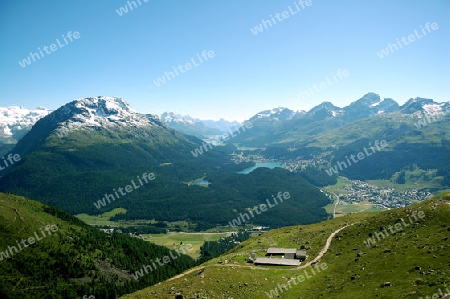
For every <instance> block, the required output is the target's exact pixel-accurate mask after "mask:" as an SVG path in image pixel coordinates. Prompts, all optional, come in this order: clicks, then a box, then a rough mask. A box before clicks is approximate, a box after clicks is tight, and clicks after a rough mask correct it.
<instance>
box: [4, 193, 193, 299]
mask: <svg viewBox="0 0 450 299" xmlns="http://www.w3.org/2000/svg"><path fill="white" fill-rule="evenodd" d="M45 207H46V206H45V205H43V204H42V203H39V202H37V201H33V200H28V199H26V198H23V197H19V196H16V195H11V194H2V193H0V252H1V251H4V250H5V249H7V248H8V246H16V248H17V249H18V251H19V252H17V253H16V252H15V251H14V249H13V252H14V254H13V255H12V256H9V257H6V258H5V256H3V260H2V261H0V298H5V297H3V296H4V293H3V292H5V293H7V294H9V297H8V296H6V295H5V296H6V297H7V298H33V299H35V298H79V297H82V295H83V293H84V292H83V289H90V285H91V284H90V283H87V282H89V281H95V282H96V283H97V284H96V287H94V288H99V287H103V286H102V284H103V282H104V281H108V282H109V283H110V285H109V287H110V288H111V284H112V285H116V284H117V285H123V284H126V283H130V285H135V284H137V282H135V281H134V280H132V278H131V276H130V271H134V270H137V269H139V267H141V266H142V265H143V264H148V263H149V260H150V259H154V258H156V257H162V256H164V255H167V254H168V249H167V248H165V247H162V246H157V245H154V244H149V243H148V242H144V241H140V240H138V239H135V238H128V237H126V236H125V235H121V234H119V235H115V236H111V235H107V234H104V233H101V232H98V231H97V230H95V229H93V228H91V227H89V226H87V225H86V224H83V223H82V222H81V221H80V222H79V223H78V220H77V219H75V218H73V217H72V216H70V215H67V214H65V216H66V217H67V218H68V219H72V221H73V222H74V223H70V222H69V221H65V220H62V219H60V218H57V217H55V216H53V215H51V214H49V213H47V212H45V211H44V208H45ZM53 224H55V225H56V226H57V227H58V230H57V232H55V233H53V234H52V235H48V233H45V234H46V235H47V236H46V237H45V238H43V239H42V240H39V241H37V240H36V243H35V244H34V245H32V246H29V247H27V248H24V247H23V246H22V250H20V248H19V247H18V246H17V244H16V240H21V239H28V238H29V237H34V232H37V233H38V236H39V237H40V238H42V234H41V232H40V229H41V228H43V227H45V226H46V225H53ZM93 236H94V237H93ZM124 239H125V240H126V241H127V243H125V242H122V241H123V240H124ZM28 244H29V243H28ZM118 244H120V245H118ZM143 256H145V257H146V258H143ZM183 259H184V260H183ZM130 261H131V263H132V265H131V264H130ZM180 261H182V262H185V261H189V262H190V261H192V264H193V260H191V259H190V258H188V257H187V256H182V257H179V258H178V259H177V260H176V262H172V263H171V264H170V265H169V266H166V267H164V268H161V269H162V270H165V271H166V270H167V271H169V270H170V271H171V273H162V272H161V271H159V272H155V275H158V277H157V280H163V279H164V278H163V277H164V276H165V277H166V278H167V277H171V276H170V275H175V273H177V272H180V269H178V270H177V269H175V267H179V266H180ZM63 263H64V264H63ZM121 263H122V264H121ZM70 267H73V269H76V270H77V271H78V272H79V274H77V276H72V275H70V274H68V273H67V271H66V270H67V269H68V268H70ZM181 267H183V265H181ZM172 268H174V269H172ZM186 268H187V266H186V267H184V269H186ZM167 271H166V272H167ZM68 275H69V276H68ZM67 276H68V277H67ZM144 278H146V277H144ZM103 279H104V280H103ZM81 282H82V283H83V284H81ZM156 282H157V281H155V282H153V283H156ZM139 284H143V285H144V284H145V285H151V283H147V281H146V280H144V279H141V280H140V281H139ZM140 287H143V286H140ZM133 288H134V289H135V290H136V289H139V288H137V287H135V286H133ZM63 289H64V290H63ZM110 290H111V289H110ZM66 291H67V292H66ZM91 291H92V293H91V294H94V292H95V290H91ZM65 292H66V293H65ZM75 292H76V293H77V294H75ZM113 292H114V291H113V290H111V293H113ZM122 293H123V292H122ZM44 294H45V295H44ZM69 294H70V295H69ZM77 295H78V296H77ZM112 296H113V295H111V296H110V297H109V298H113V297H112ZM98 298H100V297H98Z"/></svg>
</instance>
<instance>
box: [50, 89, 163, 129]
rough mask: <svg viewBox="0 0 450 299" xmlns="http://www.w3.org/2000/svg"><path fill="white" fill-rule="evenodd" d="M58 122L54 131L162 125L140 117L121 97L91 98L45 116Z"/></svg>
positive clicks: (148, 116) (154, 119)
mask: <svg viewBox="0 0 450 299" xmlns="http://www.w3.org/2000/svg"><path fill="white" fill-rule="evenodd" d="M46 118H47V119H48V120H51V121H54V122H56V123H57V129H56V131H57V132H60V131H64V133H65V132H67V130H69V131H72V130H76V129H78V128H86V127H117V126H124V127H126V126H128V127H130V126H131V127H145V126H153V125H161V122H160V120H159V117H158V116H157V115H151V114H140V113H137V112H136V111H134V110H133V109H132V108H131V106H130V105H129V104H128V103H127V102H125V100H124V99H122V98H117V97H105V96H99V97H93V98H81V99H77V100H74V101H72V102H70V103H68V104H66V105H64V106H62V107H60V108H59V109H57V110H55V111H54V112H53V113H51V114H50V115H48V116H47V117H46Z"/></svg>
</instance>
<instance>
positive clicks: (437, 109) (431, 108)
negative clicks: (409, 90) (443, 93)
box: [400, 97, 450, 114]
mask: <svg viewBox="0 0 450 299" xmlns="http://www.w3.org/2000/svg"><path fill="white" fill-rule="evenodd" d="M400 112H401V113H403V114H421V113H427V114H438V113H445V112H450V102H444V103H436V102H435V101H433V100H432V99H424V98H419V97H417V98H414V99H409V100H408V101H407V102H406V103H405V104H403V105H402V106H401V107H400Z"/></svg>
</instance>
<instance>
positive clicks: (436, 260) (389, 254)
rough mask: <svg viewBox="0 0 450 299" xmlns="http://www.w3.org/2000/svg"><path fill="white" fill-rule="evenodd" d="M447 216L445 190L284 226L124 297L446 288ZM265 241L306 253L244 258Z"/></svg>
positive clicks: (340, 294) (259, 251)
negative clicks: (275, 260) (260, 261)
mask: <svg viewBox="0 0 450 299" xmlns="http://www.w3.org/2000/svg"><path fill="white" fill-rule="evenodd" d="M449 217H450V192H447V193H443V194H442V197H441V199H440V197H439V196H437V197H435V198H432V199H429V200H426V201H423V202H421V203H419V204H415V205H411V206H409V207H406V208H401V209H395V210H390V211H385V212H381V213H375V214H373V213H358V214H350V215H347V216H344V217H339V218H335V219H332V220H328V221H325V222H321V223H317V224H311V225H307V226H304V225H302V226H291V227H283V228H280V229H276V230H271V231H269V232H266V233H263V234H262V235H260V236H255V237H252V238H250V239H249V240H247V241H245V242H243V243H241V244H239V245H238V246H237V247H236V248H235V249H233V250H231V251H229V252H228V253H226V254H224V255H222V256H221V257H219V258H216V259H213V260H211V261H208V262H206V263H204V264H202V265H200V266H198V267H196V268H194V269H191V270H189V271H187V272H185V273H183V274H181V275H178V276H177V277H175V278H172V279H169V280H167V281H165V282H164V283H161V284H158V285H156V286H153V287H150V288H146V289H144V290H141V291H138V292H136V293H134V294H130V295H125V296H123V297H122V298H127V299H133V298H171V299H173V298H211V299H215V298H243V299H246V298H249V299H250V298H293V299H294V298H295V299H297V298H303V299H309V298H311V299H316V298H338V299H339V298H343V299H344V298H352V299H358V298H411V299H412V298H420V297H421V296H422V297H424V298H425V296H427V295H428V296H430V297H431V296H432V295H433V294H439V292H440V291H442V292H443V293H445V292H446V288H447V290H448V292H450V287H449V285H450V279H449V277H450V264H449V261H450V253H449V252H450V251H449V250H450V241H449V237H450V222H449V221H448V219H449ZM386 232H387V233H386ZM381 234H382V235H381ZM374 238H375V239H374ZM368 239H372V241H371V242H370V244H367V241H368ZM327 240H328V242H327ZM327 243H328V245H329V247H328V246H327ZM268 247H285V248H297V249H303V250H306V253H307V258H306V261H305V262H303V263H302V264H301V265H300V266H298V267H282V266H259V265H258V266H255V265H253V264H251V263H247V259H248V257H249V255H250V253H252V252H254V253H256V255H257V256H259V257H262V256H264V254H265V251H266V250H267V248H268ZM322 254H323V255H322ZM176 296H178V297H176ZM278 296H279V297H278ZM430 297H429V298H430Z"/></svg>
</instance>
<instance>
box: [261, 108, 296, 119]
mask: <svg viewBox="0 0 450 299" xmlns="http://www.w3.org/2000/svg"><path fill="white" fill-rule="evenodd" d="M303 113H304V111H300V112H295V111H293V110H290V109H288V108H284V107H278V108H274V109H272V110H265V111H261V112H259V113H257V114H256V115H255V116H253V118H252V119H257V118H260V119H270V120H273V121H286V120H290V119H292V118H294V116H296V115H302V114H303Z"/></svg>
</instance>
